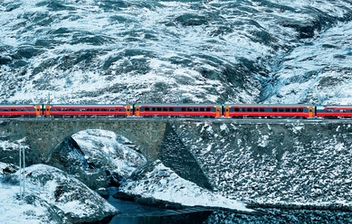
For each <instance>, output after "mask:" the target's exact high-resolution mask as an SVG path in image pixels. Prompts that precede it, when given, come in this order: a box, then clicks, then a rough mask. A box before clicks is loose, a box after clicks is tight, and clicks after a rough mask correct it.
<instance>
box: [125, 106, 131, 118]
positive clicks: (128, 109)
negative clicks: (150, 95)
mask: <svg viewBox="0 0 352 224" xmlns="http://www.w3.org/2000/svg"><path fill="white" fill-rule="evenodd" d="M126 116H131V106H130V105H126Z"/></svg>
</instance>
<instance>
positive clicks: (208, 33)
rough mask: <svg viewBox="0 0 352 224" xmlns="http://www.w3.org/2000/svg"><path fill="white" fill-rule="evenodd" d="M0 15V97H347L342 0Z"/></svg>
mask: <svg viewBox="0 0 352 224" xmlns="http://www.w3.org/2000/svg"><path fill="white" fill-rule="evenodd" d="M0 15H1V16H0V25H1V32H0V74H1V75H0V86H1V88H0V99H1V100H0V101H1V102H2V103H6V102H26V103H38V102H39V103H42V102H48V101H50V102H54V103H59V102H60V103H85V102H91V103H124V102H129V103H134V102H179V101H184V102H219V103H224V102H235V103H237V102H240V103H255V102H258V103H306V102H311V103H319V104H327V103H334V104H348V103H351V100H350V98H351V92H350V90H349V88H348V86H349V83H350V74H351V64H350V63H349V61H350V60H351V55H352V53H351V47H350V46H351V26H352V25H351V24H352V22H351V20H352V3H351V2H350V1H349V0H337V1H327V0H325V1H316V0H313V1H311V0H299V1H289V0H271V1H256V0H241V1H219V0H214V1H162V0H161V1H142V0H133V1H122V0H116V1H105V0H102V1H93V0H75V1H72V0H61V1H59V0H58V1H53V0H30V1H29V0H19V1H18V0H16V1H15V0H4V1H2V2H1V3H0Z"/></svg>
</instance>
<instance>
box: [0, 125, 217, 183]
mask: <svg viewBox="0 0 352 224" xmlns="http://www.w3.org/2000/svg"><path fill="white" fill-rule="evenodd" d="M183 122H184V121H182V120H180V121H179V122H178V121H176V122H175V121H170V120H168V119H152V118H150V119H134V118H121V119H118V118H114V119H110V118H79V119H73V118H67V119H65V118H60V119H52V118H39V119H6V120H2V121H0V136H2V137H3V138H5V139H7V140H12V141H16V140H18V139H22V138H24V137H25V138H26V139H27V142H26V143H27V144H28V145H29V146H30V148H31V149H32V150H33V151H34V152H36V153H37V154H38V158H39V159H38V163H45V162H46V161H47V160H48V158H49V159H50V153H51V152H52V150H53V149H55V147H57V146H58V145H60V144H61V143H62V141H63V140H64V139H66V138H67V137H68V136H72V135H73V134H74V133H77V132H80V131H83V130H87V129H102V130H107V131H112V132H114V133H116V134H119V135H122V136H125V137H126V138H128V139H129V140H130V141H132V142H133V143H134V144H136V145H138V148H139V149H140V151H141V153H142V155H143V156H144V157H145V158H146V159H147V161H149V162H151V161H154V160H156V159H160V160H161V161H162V162H163V163H164V164H165V165H166V166H168V167H170V168H171V169H173V170H174V171H175V172H176V173H177V174H178V175H179V176H181V177H183V178H185V179H187V180H190V181H193V182H195V183H196V184H198V185H199V186H202V187H206V188H211V187H210V186H211V185H210V183H209V181H208V179H207V177H206V176H205V175H204V172H203V170H202V168H201V167H200V166H199V164H198V162H197V160H196V159H195V157H194V156H193V155H192V153H191V152H190V151H189V149H188V148H187V147H186V146H185V145H184V144H183V142H182V139H180V138H179V137H178V134H177V133H176V132H175V130H174V124H175V125H176V127H177V126H180V125H181V126H182V125H184V124H183Z"/></svg>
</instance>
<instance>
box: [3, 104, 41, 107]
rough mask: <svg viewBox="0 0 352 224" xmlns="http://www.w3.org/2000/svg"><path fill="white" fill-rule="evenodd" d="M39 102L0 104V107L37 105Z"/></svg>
mask: <svg viewBox="0 0 352 224" xmlns="http://www.w3.org/2000/svg"><path fill="white" fill-rule="evenodd" d="M36 105H39V104H0V107H35V106H36Z"/></svg>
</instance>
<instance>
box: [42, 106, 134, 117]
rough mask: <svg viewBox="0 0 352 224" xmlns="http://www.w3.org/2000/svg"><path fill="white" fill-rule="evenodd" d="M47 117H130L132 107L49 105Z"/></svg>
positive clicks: (46, 109)
mask: <svg viewBox="0 0 352 224" xmlns="http://www.w3.org/2000/svg"><path fill="white" fill-rule="evenodd" d="M44 114H45V116H130V115H131V108H130V105H103V104H97V105H55V104H54V105H49V104H47V105H46V106H45V112H44Z"/></svg>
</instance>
